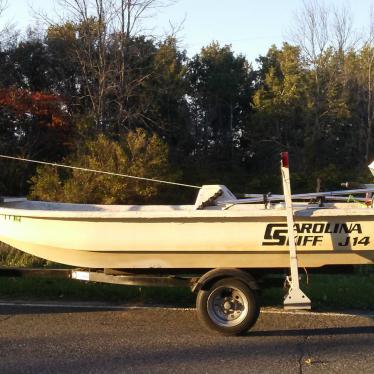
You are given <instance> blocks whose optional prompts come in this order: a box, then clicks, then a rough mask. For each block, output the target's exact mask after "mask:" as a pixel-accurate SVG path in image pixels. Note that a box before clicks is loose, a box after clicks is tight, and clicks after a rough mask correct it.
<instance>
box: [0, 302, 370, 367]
mask: <svg viewBox="0 0 374 374" xmlns="http://www.w3.org/2000/svg"><path fill="white" fill-rule="evenodd" d="M322 372H324V373H356V374H357V373H374V317H373V316H347V315H317V314H301V315H300V314H296V315H294V314H281V313H278V312H277V311H275V312H271V311H266V312H265V313H262V314H261V316H260V319H259V321H258V322H257V324H256V326H255V328H254V329H253V330H251V331H250V332H249V333H248V334H247V335H246V336H242V337H223V336H220V335H216V334H214V333H210V332H208V331H206V330H205V329H204V328H202V327H201V326H200V324H199V323H198V321H197V320H196V317H195V312H194V311H193V310H181V309H178V310H175V309H161V308H159V309H158V308H149V309H122V310H121V309H116V310H111V309H109V308H102V309H84V308H83V309H82V308H77V307H74V308H73V307H64V308H50V307H40V306H39V307H35V306H34V307H29V306H9V305H8V306H6V305H1V304H0V373H3V374H8V373H9V374H11V373H322Z"/></svg>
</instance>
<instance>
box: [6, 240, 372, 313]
mask: <svg viewBox="0 0 374 374" xmlns="http://www.w3.org/2000/svg"><path fill="white" fill-rule="evenodd" d="M0 266H11V267H34V268H35V267H38V268H43V267H44V268H63V267H64V266H63V265H60V264H55V263H52V262H48V261H45V260H42V259H39V258H37V257H34V256H31V255H28V254H26V253H23V252H21V251H18V250H16V249H14V248H11V247H9V246H6V245H5V244H2V243H0ZM301 288H302V289H303V291H304V292H305V293H306V294H307V296H308V297H309V298H310V299H311V300H312V306H313V308H315V309H374V266H371V265H370V266H357V267H356V268H355V273H354V274H348V275H327V274H324V275H311V276H310V278H309V284H306V282H305V279H304V280H303V281H302V282H301ZM284 293H285V291H284V290H283V289H281V288H269V289H265V290H263V291H262V296H261V300H262V304H263V305H264V306H282V303H283V296H284ZM0 299H24V300H35V299H36V300H66V301H96V302H110V303H132V304H163V305H175V306H186V307H187V306H193V305H194V303H195V296H194V295H193V294H192V293H191V292H190V290H189V289H186V288H158V287H135V286H120V285H113V284H100V283H91V282H82V281H76V280H66V279H47V278H39V279H38V278H0Z"/></svg>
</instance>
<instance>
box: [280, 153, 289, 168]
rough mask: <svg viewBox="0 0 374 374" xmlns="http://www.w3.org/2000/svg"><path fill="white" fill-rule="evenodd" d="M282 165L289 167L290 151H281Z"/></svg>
mask: <svg viewBox="0 0 374 374" xmlns="http://www.w3.org/2000/svg"><path fill="white" fill-rule="evenodd" d="M281 160H282V166H283V167H284V168H288V152H282V153H281Z"/></svg>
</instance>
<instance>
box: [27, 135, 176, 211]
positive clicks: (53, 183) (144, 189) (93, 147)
mask: <svg viewBox="0 0 374 374" xmlns="http://www.w3.org/2000/svg"><path fill="white" fill-rule="evenodd" d="M65 161H66V163H67V164H70V165H75V166H79V167H85V168H90V169H95V170H102V171H110V172H113V173H122V174H128V175H134V176H139V177H142V176H143V177H147V178H159V179H160V178H165V179H168V180H170V179H174V178H176V177H177V175H176V174H175V173H173V172H171V170H170V167H169V164H168V150H167V146H166V144H165V143H164V142H162V140H161V139H160V138H159V137H157V136H156V135H150V134H147V132H146V131H144V130H142V129H137V130H136V131H131V132H129V133H128V134H127V135H126V136H125V137H124V138H122V139H121V141H120V142H116V141H113V140H110V139H108V138H107V137H105V136H104V135H99V136H98V137H97V138H96V139H95V140H93V141H89V142H87V143H86V146H85V148H84V149H81V150H80V151H78V152H77V153H76V154H74V155H71V156H70V157H68V158H67V159H66V160H65ZM31 181H32V186H31V197H32V198H34V199H41V200H46V201H67V202H76V203H96V204H115V203H118V204H134V203H140V202H141V203H149V202H152V201H157V199H159V197H158V196H157V195H158V194H159V192H160V191H161V190H162V189H163V187H162V185H160V184H157V183H151V182H144V181H138V180H135V181H134V180H132V179H127V178H121V177H118V176H108V175H102V174H93V173H89V172H82V171H78V170H74V171H73V172H72V173H71V174H69V175H66V173H59V171H58V170H56V169H54V168H51V167H41V168H38V170H37V174H36V175H35V176H34V177H33V178H32V179H31ZM158 201H160V200H158Z"/></svg>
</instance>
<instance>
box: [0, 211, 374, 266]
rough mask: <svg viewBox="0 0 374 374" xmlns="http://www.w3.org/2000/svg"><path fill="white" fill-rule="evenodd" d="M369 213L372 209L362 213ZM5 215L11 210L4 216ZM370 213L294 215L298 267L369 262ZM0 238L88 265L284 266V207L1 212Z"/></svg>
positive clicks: (373, 233)
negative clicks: (161, 212) (112, 212)
mask: <svg viewBox="0 0 374 374" xmlns="http://www.w3.org/2000/svg"><path fill="white" fill-rule="evenodd" d="M369 211H370V214H368V212H369ZM10 213H11V214H10ZM373 219H374V215H372V212H371V210H366V209H361V210H349V211H346V212H344V211H343V210H340V211H339V212H338V214H337V211H336V209H335V210H334V209H325V210H323V211H319V212H318V211H314V212H312V213H310V211H308V212H307V213H306V212H304V211H298V212H295V232H296V234H297V236H296V243H297V248H298V259H299V266H300V267H320V266H324V265H348V264H371V263H373V262H374V242H373V241H374V224H373ZM0 220H1V221H0V222H1V224H0V241H2V242H5V243H7V244H9V245H11V246H13V247H15V248H18V249H20V250H22V251H24V252H27V253H30V254H32V255H35V256H38V257H41V258H44V259H47V260H50V261H54V262H58V263H63V264H68V265H72V266H78V267H89V268H118V269H119V268H121V269H136V268H141V269H145V268H156V269H157V268H168V269H171V268H179V269H183V268H186V269H192V268H218V267H235V268H284V267H288V266H289V254H288V238H287V227H286V219H285V217H284V212H281V211H280V212H275V211H270V212H269V211H266V210H258V211H247V212H246V211H243V210H240V211H232V212H227V211H222V210H219V211H218V210H216V211H214V210H213V211H195V212H189V213H188V214H186V213H184V212H178V213H177V214H165V215H161V216H160V215H156V214H153V213H152V214H150V213H144V214H137V213H134V214H131V213H126V214H123V217H121V216H120V215H117V216H114V217H113V215H111V216H103V215H101V216H100V214H90V215H86V216H82V215H81V216H80V217H77V216H75V215H69V214H67V215H64V216H61V215H60V216H58V215H55V216H53V215H52V216H48V215H47V214H44V215H43V214H36V213H34V214H32V215H22V213H21V212H20V211H9V210H8V211H6V212H1V211H0Z"/></svg>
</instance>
